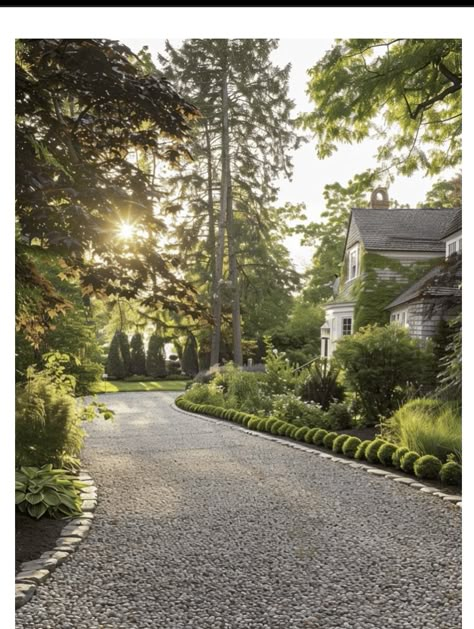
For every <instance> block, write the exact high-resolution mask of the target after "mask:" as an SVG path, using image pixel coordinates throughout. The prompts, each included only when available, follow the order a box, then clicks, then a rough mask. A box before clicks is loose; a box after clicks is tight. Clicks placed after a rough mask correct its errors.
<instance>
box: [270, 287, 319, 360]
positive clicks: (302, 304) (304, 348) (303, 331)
mask: <svg viewBox="0 0 474 629" xmlns="http://www.w3.org/2000/svg"><path fill="white" fill-rule="evenodd" d="M261 309H262V306H261V305H260V307H259V308H258V311H259V312H260V310H261ZM323 323H324V310H323V309H322V308H321V306H319V305H315V304H314V303H312V302H310V301H305V300H304V299H302V298H297V299H296V300H295V301H294V303H293V306H292V309H291V311H290V312H289V314H288V317H287V320H286V321H285V322H284V324H281V325H279V326H278V327H276V328H272V330H271V338H272V344H273V345H274V347H275V348H276V349H278V351H279V352H285V355H286V356H287V357H288V359H289V360H290V362H291V363H299V365H303V364H305V363H306V362H308V361H309V360H311V359H313V358H314V357H315V356H318V354H319V351H320V347H321V344H320V329H321V326H322V325H323Z"/></svg>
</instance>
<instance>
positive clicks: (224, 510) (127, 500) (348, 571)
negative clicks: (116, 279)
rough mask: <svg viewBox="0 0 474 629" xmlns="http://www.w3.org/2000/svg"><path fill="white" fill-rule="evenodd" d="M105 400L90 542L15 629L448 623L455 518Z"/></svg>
mask: <svg viewBox="0 0 474 629" xmlns="http://www.w3.org/2000/svg"><path fill="white" fill-rule="evenodd" d="M175 396H176V394H172V393H160V392H149V393H118V394H112V395H107V396H103V397H102V399H103V401H105V402H107V404H108V405H109V406H110V407H111V408H113V409H114V410H115V411H116V418H115V421H114V422H105V421H99V420H96V421H95V422H94V423H93V424H91V425H89V426H88V427H87V431H88V433H89V436H88V438H87V441H86V447H85V451H84V456H83V461H84V464H85V467H87V468H88V470H89V472H90V474H91V475H92V477H93V478H94V479H95V481H96V484H97V486H98V491H99V500H98V507H97V510H96V518H95V520H94V524H93V527H92V529H91V532H90V534H89V536H88V538H87V539H86V540H85V542H83V543H82V544H81V546H80V547H79V550H77V551H76V552H75V553H74V554H73V556H72V558H71V559H70V560H69V561H68V562H66V563H65V564H63V565H62V566H60V567H59V568H58V569H57V570H56V571H55V572H54V573H53V574H52V576H51V577H50V579H49V580H48V581H47V582H46V583H45V584H44V585H42V586H40V587H39V588H38V590H37V592H36V594H35V596H34V597H33V599H32V600H31V601H30V602H29V603H28V604H27V605H25V606H24V607H22V608H20V609H19V610H18V612H17V614H16V628H17V629H135V628H137V629H146V628H153V629H188V628H193V629H346V628H347V629H382V628H383V629H457V628H458V627H460V626H461V604H460V598H461V584H460V581H461V549H460V545H461V515H460V510H459V509H456V508H455V507H453V506H452V505H450V504H446V503H445V502H443V501H442V500H439V499H438V498H436V497H433V496H431V495H429V494H423V493H421V492H419V491H414V490H412V489H410V488H409V487H405V486H403V485H400V484H399V483H393V482H388V481H387V480H385V479H383V478H379V477H375V476H371V475H369V474H367V473H366V472H364V471H362V470H357V469H354V468H350V467H349V466H346V465H338V464H335V463H334V462H332V461H330V460H327V459H323V458H321V457H318V456H314V455H313V454H311V453H307V452H303V451H300V450H295V449H293V448H287V447H285V446H283V445H281V444H278V443H275V442H272V441H268V440H265V439H261V438H259V437H258V436H252V435H248V434H246V433H244V432H243V431H241V430H238V429H236V428H235V427H232V426H229V425H226V424H224V423H218V422H214V421H206V420H204V419H200V418H195V417H190V416H189V415H185V414H182V413H180V412H178V411H175V410H173V409H172V408H171V407H170V404H171V402H172V400H173V399H174V397H175Z"/></svg>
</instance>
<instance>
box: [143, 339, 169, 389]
mask: <svg viewBox="0 0 474 629" xmlns="http://www.w3.org/2000/svg"><path fill="white" fill-rule="evenodd" d="M146 372H147V374H148V375H149V376H151V377H152V378H164V377H165V376H166V364H165V351H164V345H163V339H162V338H161V337H160V336H158V334H152V335H151V336H150V339H149V341H148V351H147V355H146Z"/></svg>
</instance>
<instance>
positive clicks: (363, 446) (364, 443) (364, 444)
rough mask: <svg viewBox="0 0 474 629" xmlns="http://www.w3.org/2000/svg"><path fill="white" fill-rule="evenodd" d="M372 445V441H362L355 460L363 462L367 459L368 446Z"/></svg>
mask: <svg viewBox="0 0 474 629" xmlns="http://www.w3.org/2000/svg"><path fill="white" fill-rule="evenodd" d="M370 443H372V441H371V440H370V439H365V440H364V441H361V442H360V444H359V447H358V448H357V450H356V452H355V454H354V459H357V460H358V461H363V460H364V459H365V451H366V450H367V446H368V445H369V444H370Z"/></svg>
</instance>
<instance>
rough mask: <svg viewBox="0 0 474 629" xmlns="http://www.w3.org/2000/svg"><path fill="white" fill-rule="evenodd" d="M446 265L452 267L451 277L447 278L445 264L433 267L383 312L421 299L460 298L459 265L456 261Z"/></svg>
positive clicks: (460, 273) (460, 277)
mask: <svg viewBox="0 0 474 629" xmlns="http://www.w3.org/2000/svg"><path fill="white" fill-rule="evenodd" d="M447 264H448V265H451V266H452V267H453V271H452V274H451V276H449V277H448V276H447V275H448V274H447V272H446V269H447V267H446V263H445V264H441V265H439V266H435V267H433V268H432V269H430V270H429V271H428V273H426V274H425V275H423V277H421V278H420V279H419V280H418V281H416V282H415V283H414V284H412V285H411V286H409V287H408V288H407V289H406V290H404V291H403V292H402V293H401V294H400V295H398V297H396V298H395V299H394V300H393V301H392V302H390V303H389V304H388V306H386V307H385V310H391V309H392V308H396V307H397V306H401V305H402V304H406V303H408V302H410V301H413V300H415V299H418V298H421V297H442V296H444V297H446V296H453V297H460V296H461V288H460V282H461V279H462V271H461V265H460V264H458V259H456V260H452V261H450V262H448V263H447Z"/></svg>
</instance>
